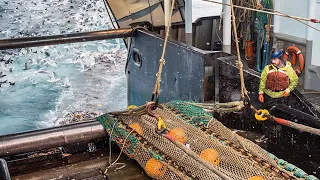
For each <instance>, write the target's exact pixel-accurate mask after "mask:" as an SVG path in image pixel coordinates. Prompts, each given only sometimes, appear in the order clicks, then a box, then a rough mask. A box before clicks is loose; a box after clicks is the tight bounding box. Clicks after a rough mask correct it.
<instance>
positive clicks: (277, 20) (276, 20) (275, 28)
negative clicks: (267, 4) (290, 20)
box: [273, 0, 281, 33]
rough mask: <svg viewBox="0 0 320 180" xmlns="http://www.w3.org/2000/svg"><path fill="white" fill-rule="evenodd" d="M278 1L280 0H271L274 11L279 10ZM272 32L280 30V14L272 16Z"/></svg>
mask: <svg viewBox="0 0 320 180" xmlns="http://www.w3.org/2000/svg"><path fill="white" fill-rule="evenodd" d="M280 3H281V0H274V1H273V6H274V10H275V11H280ZM273 32H274V33H279V32H280V16H273Z"/></svg>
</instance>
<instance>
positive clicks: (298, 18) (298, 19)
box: [202, 0, 320, 32]
mask: <svg viewBox="0 0 320 180" xmlns="http://www.w3.org/2000/svg"><path fill="white" fill-rule="evenodd" d="M202 1H206V2H211V3H216V4H222V5H226V6H231V5H230V4H226V3H221V2H218V1H211V0H202ZM234 7H236V8H240V9H247V10H250V11H256V12H261V13H266V14H272V15H277V16H283V17H287V18H292V19H294V20H296V21H298V22H300V23H302V24H304V25H306V26H308V27H310V28H312V29H314V30H316V31H319V32H320V29H317V28H315V27H313V26H311V25H308V24H307V23H304V22H302V21H310V22H313V23H320V20H318V19H310V18H303V17H297V16H290V15H288V14H285V13H283V12H280V11H276V10H273V9H266V8H263V9H264V10H259V9H253V8H248V7H242V6H236V5H234ZM265 10H268V11H272V12H268V11H265Z"/></svg>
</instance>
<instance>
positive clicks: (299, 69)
mask: <svg viewBox="0 0 320 180" xmlns="http://www.w3.org/2000/svg"><path fill="white" fill-rule="evenodd" d="M290 53H292V55H291V64H292V66H295V65H296V64H297V56H298V58H299V65H298V67H297V68H296V69H295V71H296V73H297V75H299V74H301V72H302V71H303V69H304V57H303V54H302V53H301V51H300V49H299V48H297V47H296V46H289V47H288V48H287V50H286V51H285V53H284V55H283V59H284V60H286V61H288V59H289V54H290Z"/></svg>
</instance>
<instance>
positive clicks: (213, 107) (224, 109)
mask: <svg viewBox="0 0 320 180" xmlns="http://www.w3.org/2000/svg"><path fill="white" fill-rule="evenodd" d="M187 104H191V105H194V106H197V107H200V108H202V109H203V110H205V111H206V112H211V111H215V112H219V113H230V112H237V111H240V110H241V109H243V108H244V103H243V101H234V102H227V103H191V102H187Z"/></svg>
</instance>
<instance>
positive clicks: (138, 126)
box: [129, 123, 143, 136]
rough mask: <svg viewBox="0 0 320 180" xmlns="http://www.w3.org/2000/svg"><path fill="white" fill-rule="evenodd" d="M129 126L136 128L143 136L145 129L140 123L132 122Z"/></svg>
mask: <svg viewBox="0 0 320 180" xmlns="http://www.w3.org/2000/svg"><path fill="white" fill-rule="evenodd" d="M129 127H130V128H131V129H133V130H135V131H136V132H137V133H138V134H139V135H140V136H143V131H142V128H141V126H140V125H139V123H133V124H130V125H129Z"/></svg>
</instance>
